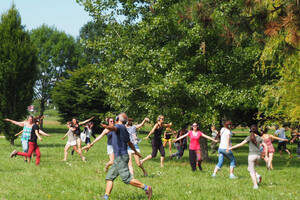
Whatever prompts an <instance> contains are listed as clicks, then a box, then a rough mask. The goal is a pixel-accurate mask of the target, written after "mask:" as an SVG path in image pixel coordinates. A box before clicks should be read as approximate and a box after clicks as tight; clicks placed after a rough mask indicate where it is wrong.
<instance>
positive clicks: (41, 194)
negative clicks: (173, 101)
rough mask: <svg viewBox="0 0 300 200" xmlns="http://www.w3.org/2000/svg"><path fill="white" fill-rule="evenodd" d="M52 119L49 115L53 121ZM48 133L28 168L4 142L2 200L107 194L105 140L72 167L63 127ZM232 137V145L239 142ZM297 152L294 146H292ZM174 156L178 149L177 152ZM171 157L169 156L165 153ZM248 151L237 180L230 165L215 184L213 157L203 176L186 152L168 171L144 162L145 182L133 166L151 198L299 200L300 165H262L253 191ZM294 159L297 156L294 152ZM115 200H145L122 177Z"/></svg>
mask: <svg viewBox="0 0 300 200" xmlns="http://www.w3.org/2000/svg"><path fill="white" fill-rule="evenodd" d="M50 117H51V116H50ZM45 130H46V131H47V132H49V133H50V134H51V137H49V138H48V137H44V140H43V141H42V142H39V146H40V149H41V153H42V157H41V164H40V166H39V167H36V166H35V165H34V163H30V164H26V163H24V160H23V158H21V157H17V158H13V159H10V158H9V154H10V152H11V151H12V150H13V149H17V150H21V145H20V140H19V139H17V140H16V145H15V146H11V145H10V144H9V143H8V142H7V141H6V140H5V139H2V138H0V146H1V151H0V160H1V161H0V177H1V178H0V200H4V199H7V200H10V199H35V200H36V199H39V200H42V199H62V200H69V199H89V200H90V199H98V198H99V197H100V196H101V195H103V194H104V190H105V175H106V174H105V173H104V171H103V167H104V164H105V163H106V162H107V161H108V156H107V155H106V138H105V139H104V140H103V141H100V142H98V143H97V144H96V145H95V146H94V147H93V148H92V149H91V150H90V151H89V152H88V153H87V154H85V156H86V157H87V160H88V161H87V162H86V163H83V162H82V161H81V160H80V158H79V156H78V155H77V154H75V155H74V156H71V155H70V154H69V157H68V162H67V163H66V162H62V161H61V160H62V159H63V148H64V145H65V143H66V140H64V141H62V140H61V137H62V133H65V132H66V128H65V126H64V125H60V124H59V123H58V122H56V121H55V120H53V118H52V119H51V120H49V118H46V119H45ZM241 140H242V138H241V137H236V138H234V143H237V142H239V141H241ZM140 148H141V151H142V154H143V155H144V156H146V155H147V154H149V153H151V146H150V143H149V142H148V141H144V140H143V141H142V143H141V144H140ZM289 148H293V152H295V146H290V145H289ZM173 151H174V152H175V149H173ZM166 153H167V155H168V151H166ZM247 153H248V149H247V147H242V148H240V149H238V150H236V151H235V152H234V154H235V157H236V159H237V164H238V166H237V168H236V171H235V174H236V175H237V176H238V177H239V178H238V179H237V180H230V179H229V178H228V175H229V174H228V170H229V163H228V161H225V164H224V167H223V168H222V170H221V171H220V172H219V173H218V175H217V177H216V178H215V179H214V178H212V177H211V174H212V171H213V169H214V167H215V164H216V163H217V156H216V155H211V156H210V158H211V161H209V162H205V163H203V169H204V171H203V172H200V171H197V172H194V173H193V172H192V171H191V168H190V166H189V162H188V151H186V152H185V154H184V157H183V158H182V159H181V160H169V159H168V158H166V162H165V168H163V169H162V168H160V167H159V166H160V164H159V157H157V158H155V159H153V160H150V161H148V162H146V163H145V165H144V166H145V168H146V170H147V171H148V173H149V176H148V177H143V176H142V172H141V170H140V169H138V168H137V166H136V165H134V169H135V175H136V178H137V179H139V180H140V181H142V182H143V183H146V184H148V185H151V186H153V199H171V200H173V199H191V200H194V199H218V200H219V199H279V200H282V199H299V196H298V195H299V194H298V193H299V188H300V181H299V177H300V170H299V166H300V161H299V160H297V159H296V158H293V159H290V160H289V159H287V155H286V154H285V155H284V156H283V157H281V158H280V157H279V156H278V154H276V156H275V158H274V168H275V169H274V170H273V171H267V170H266V168H265V167H264V166H265V165H264V163H263V162H261V165H260V166H259V167H257V171H258V172H259V173H260V174H261V175H262V176H263V182H262V184H261V187H260V189H259V190H257V191H254V190H253V189H252V183H251V180H250V176H249V174H248V171H247ZM294 155H295V153H294ZM111 199H118V200H119V199H120V200H121V199H124V200H128V199H136V200H138V199H145V195H144V192H143V191H142V190H140V189H136V188H134V187H132V186H129V185H125V184H124V183H122V181H121V180H120V178H117V179H116V181H115V185H114V189H113V192H112V194H111Z"/></svg>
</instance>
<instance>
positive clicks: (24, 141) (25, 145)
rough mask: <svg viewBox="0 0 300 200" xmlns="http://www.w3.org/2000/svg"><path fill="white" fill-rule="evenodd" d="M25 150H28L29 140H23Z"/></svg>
mask: <svg viewBox="0 0 300 200" xmlns="http://www.w3.org/2000/svg"><path fill="white" fill-rule="evenodd" d="M21 144H22V149H23V152H26V153H27V152H28V140H21Z"/></svg>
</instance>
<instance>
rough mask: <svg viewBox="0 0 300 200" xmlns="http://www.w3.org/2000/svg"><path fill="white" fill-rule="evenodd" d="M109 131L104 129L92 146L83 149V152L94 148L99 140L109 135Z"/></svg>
mask: <svg viewBox="0 0 300 200" xmlns="http://www.w3.org/2000/svg"><path fill="white" fill-rule="evenodd" d="M109 132H110V130H109V129H104V130H103V131H102V133H101V134H100V135H99V136H98V137H97V138H96V139H95V140H94V141H93V142H92V143H91V144H90V146H85V147H83V150H85V149H90V148H91V147H92V146H94V144H95V143H97V142H98V141H99V140H101V139H102V138H103V137H104V136H105V135H106V134H107V133H109Z"/></svg>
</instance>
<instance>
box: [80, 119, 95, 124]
mask: <svg viewBox="0 0 300 200" xmlns="http://www.w3.org/2000/svg"><path fill="white" fill-rule="evenodd" d="M94 118H95V117H91V118H89V119H87V120H85V121H83V122H79V123H78V124H79V125H83V124H86V123H88V122H89V121H91V120H92V119H94Z"/></svg>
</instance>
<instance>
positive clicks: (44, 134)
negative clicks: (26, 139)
mask: <svg viewBox="0 0 300 200" xmlns="http://www.w3.org/2000/svg"><path fill="white" fill-rule="evenodd" d="M39 134H40V135H43V136H47V137H49V136H50V135H49V134H47V133H45V132H44V131H42V130H41V129H40V130H39Z"/></svg>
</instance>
